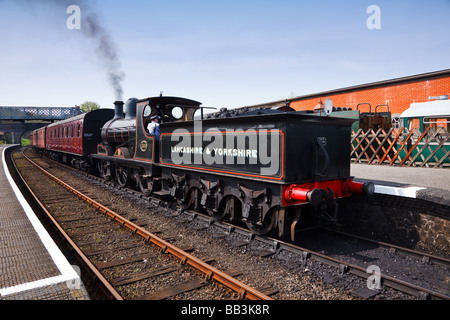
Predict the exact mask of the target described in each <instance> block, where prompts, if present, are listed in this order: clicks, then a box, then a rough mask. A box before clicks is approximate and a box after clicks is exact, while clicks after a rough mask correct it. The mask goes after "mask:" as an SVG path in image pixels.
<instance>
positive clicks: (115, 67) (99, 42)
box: [0, 0, 125, 100]
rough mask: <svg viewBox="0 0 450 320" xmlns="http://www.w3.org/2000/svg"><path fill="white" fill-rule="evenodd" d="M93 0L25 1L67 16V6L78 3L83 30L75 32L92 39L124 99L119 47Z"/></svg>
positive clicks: (114, 87) (33, 5)
mask: <svg viewBox="0 0 450 320" xmlns="http://www.w3.org/2000/svg"><path fill="white" fill-rule="evenodd" d="M0 1H1V0H0ZM88 2H89V3H88ZM92 2H93V1H86V0H45V1H42V0H23V3H25V4H26V5H29V6H32V7H41V6H45V5H49V6H52V7H54V8H55V9H57V12H61V14H64V15H65V17H66V18H68V17H69V15H68V14H67V12H66V11H67V8H68V7H69V6H70V5H77V6H78V7H79V8H80V11H81V30H76V31H74V32H79V31H81V32H82V34H83V36H85V37H86V38H88V39H90V40H92V42H93V45H94V47H95V53H96V55H97V57H98V59H99V61H100V63H101V64H102V67H103V68H104V69H105V71H106V73H107V77H108V81H109V82H110V84H111V85H112V87H113V89H114V93H115V98H116V100H123V99H122V97H123V89H122V81H123V79H124V77H125V73H124V72H123V71H122V66H121V63H120V59H119V56H118V49H117V46H116V44H115V42H114V40H113V38H112V36H111V34H110V32H109V31H108V30H107V29H106V28H105V27H104V26H103V23H102V21H101V19H100V17H99V16H98V15H97V14H96V12H95V9H93V7H92V6H91V5H90V4H91V3H92Z"/></svg>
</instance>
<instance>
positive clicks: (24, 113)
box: [0, 106, 82, 143]
mask: <svg viewBox="0 0 450 320" xmlns="http://www.w3.org/2000/svg"><path fill="white" fill-rule="evenodd" d="M81 113H82V112H81V110H80V107H78V106H75V107H10V106H0V143H20V137H21V136H22V134H24V133H26V132H28V131H31V130H35V129H37V128H40V127H43V126H45V125H47V124H49V123H52V122H54V121H59V120H64V119H67V118H70V117H73V116H76V115H79V114H81Z"/></svg>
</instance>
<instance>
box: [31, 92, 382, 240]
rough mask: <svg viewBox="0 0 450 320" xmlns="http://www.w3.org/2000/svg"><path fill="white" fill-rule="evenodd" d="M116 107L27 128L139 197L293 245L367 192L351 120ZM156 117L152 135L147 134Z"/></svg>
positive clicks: (186, 107)
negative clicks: (355, 173) (341, 204)
mask: <svg viewBox="0 0 450 320" xmlns="http://www.w3.org/2000/svg"><path fill="white" fill-rule="evenodd" d="M114 105H115V109H114V110H112V109H99V110H94V111H91V112H89V113H86V114H82V115H80V116H77V117H74V118H71V119H67V120H64V121H60V122H57V123H54V124H50V125H48V126H46V127H43V128H40V129H38V130H35V131H33V132H32V133H31V144H32V147H33V148H34V149H36V150H37V151H39V152H42V153H43V154H45V155H46V156H47V157H49V158H52V159H55V160H58V161H61V162H63V163H68V164H71V165H73V166H75V167H76V168H79V169H81V170H84V171H91V172H96V173H97V174H99V175H100V176H101V177H102V178H103V179H106V180H114V181H115V182H116V183H117V184H118V185H119V186H121V187H124V186H133V187H136V188H139V189H140V191H141V192H142V193H143V194H144V195H145V196H150V195H155V196H159V197H165V198H170V199H173V200H174V201H177V202H178V203H179V204H180V205H181V206H182V207H183V208H184V209H191V210H198V211H204V212H207V213H208V214H209V215H211V216H212V217H214V218H215V219H217V220H224V219H225V220H228V221H231V222H234V223H238V222H240V221H242V222H244V223H245V224H246V225H247V226H248V228H249V229H250V230H252V232H254V233H255V234H258V235H262V234H267V233H269V232H274V233H275V232H277V233H278V236H279V237H284V236H288V235H289V234H290V236H291V239H292V240H294V237H295V228H296V226H297V224H299V225H300V224H301V225H304V226H306V225H308V224H311V223H313V224H316V223H320V221H323V220H335V219H336V214H337V210H338V200H339V199H340V198H343V197H349V196H351V195H352V194H353V193H366V194H372V193H373V191H374V185H373V183H365V184H362V183H357V182H354V181H353V177H351V176H350V152H349V141H350V131H351V130H350V128H351V124H352V120H348V119H344V118H334V117H320V116H314V115H308V114H303V113H302V112H296V111H293V110H285V109H278V110H275V109H266V110H256V111H250V112H248V113H244V114H241V115H239V116H236V117H233V118H210V119H204V117H203V109H204V107H202V106H201V103H200V102H197V101H194V100H190V99H185V98H180V97H168V96H158V97H152V98H146V99H141V100H138V99H136V98H130V99H128V101H127V102H126V105H125V113H124V110H123V109H124V103H123V102H122V101H116V102H115V103H114ZM197 113H200V114H201V116H200V119H198V120H195V119H194V115H196V114H197ZM155 117H158V118H159V119H160V122H161V123H160V126H159V129H160V134H159V135H155V134H151V133H150V132H149V131H148V130H147V127H148V124H149V123H150V122H151V119H153V118H155ZM297 227H298V226H297Z"/></svg>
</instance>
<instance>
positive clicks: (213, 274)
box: [23, 154, 271, 300]
mask: <svg viewBox="0 0 450 320" xmlns="http://www.w3.org/2000/svg"><path fill="white" fill-rule="evenodd" d="M23 156H24V157H25V158H26V159H28V161H30V163H32V164H33V165H34V166H35V167H36V168H38V169H39V170H40V171H42V172H43V173H45V174H46V175H47V176H49V177H50V178H51V179H53V180H54V181H55V182H57V183H58V184H60V185H61V186H62V187H64V188H65V189H67V190H69V191H70V192H72V193H73V194H74V195H76V196H77V197H79V198H81V199H82V200H84V201H85V202H87V203H88V204H90V205H91V206H93V207H94V208H96V209H98V210H99V211H101V212H103V213H104V214H105V215H107V216H109V217H110V218H111V220H114V221H116V222H118V223H120V224H121V225H122V226H123V227H126V228H128V229H130V230H131V231H132V232H133V233H135V234H137V235H139V236H141V237H142V238H144V239H145V241H147V242H149V243H153V244H155V245H157V246H159V247H160V248H161V250H162V252H165V253H169V254H172V255H173V256H175V257H176V258H178V259H179V260H180V261H181V263H182V264H187V265H190V266H192V267H193V268H195V269H197V270H199V271H201V272H202V273H204V274H205V276H206V278H207V279H208V280H215V281H217V282H219V283H221V284H223V285H225V286H226V287H228V288H230V289H232V290H233V291H235V292H237V293H238V296H239V298H241V299H249V300H271V298H270V297H269V296H267V295H265V294H263V293H261V292H259V291H258V290H256V289H254V288H252V287H249V286H247V285H246V284H244V283H242V282H241V281H239V280H237V279H235V278H233V277H231V276H229V275H228V274H226V273H225V272H222V271H220V270H218V269H217V268H214V267H213V266H211V265H209V264H208V263H206V262H204V261H202V260H200V259H198V258H196V257H194V256H192V255H190V254H189V253H187V252H185V251H183V250H181V249H179V248H177V247H176V246H174V245H172V244H170V243H169V242H167V241H165V240H163V239H161V238H159V237H157V236H156V235H154V234H152V233H151V232H149V231H147V230H145V229H144V228H142V227H140V226H138V225H136V224H134V223H133V222H131V221H129V220H127V219H126V218H124V217H122V216H120V215H119V214H117V213H115V212H114V211H112V210H110V209H108V208H107V207H105V206H104V205H102V204H100V203H99V202H97V201H95V200H93V199H91V198H89V197H88V196H86V195H85V194H83V193H82V192H80V191H78V190H76V189H75V188H73V187H71V186H70V185H68V184H66V183H65V182H64V181H62V180H60V179H58V178H57V177H55V176H53V175H52V174H50V173H49V172H47V171H46V170H45V169H44V168H42V167H40V166H39V165H38V164H37V163H35V162H34V161H33V160H31V159H29V158H28V157H26V156H25V155H24V154H23ZM60 231H61V230H60ZM94 270H96V269H95V268H94ZM115 298H117V297H115Z"/></svg>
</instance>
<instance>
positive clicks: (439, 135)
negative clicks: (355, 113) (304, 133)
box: [350, 127, 450, 168]
mask: <svg viewBox="0 0 450 320" xmlns="http://www.w3.org/2000/svg"><path fill="white" fill-rule="evenodd" d="M350 158H351V160H352V162H355V163H368V164H388V165H391V166H392V165H398V166H409V167H410V166H420V167H424V166H426V167H434V168H436V167H444V166H450V134H449V133H448V132H447V131H446V130H445V129H444V128H443V127H434V128H431V127H427V128H426V129H425V130H424V131H423V132H421V131H420V130H419V129H414V130H408V129H407V128H401V129H394V128H392V129H390V130H389V131H388V132H386V131H384V130H383V129H381V128H380V129H378V130H376V131H374V130H373V129H370V130H367V131H366V132H364V131H362V130H361V129H359V130H358V131H357V132H354V131H352V138H351V152H350Z"/></svg>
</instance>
